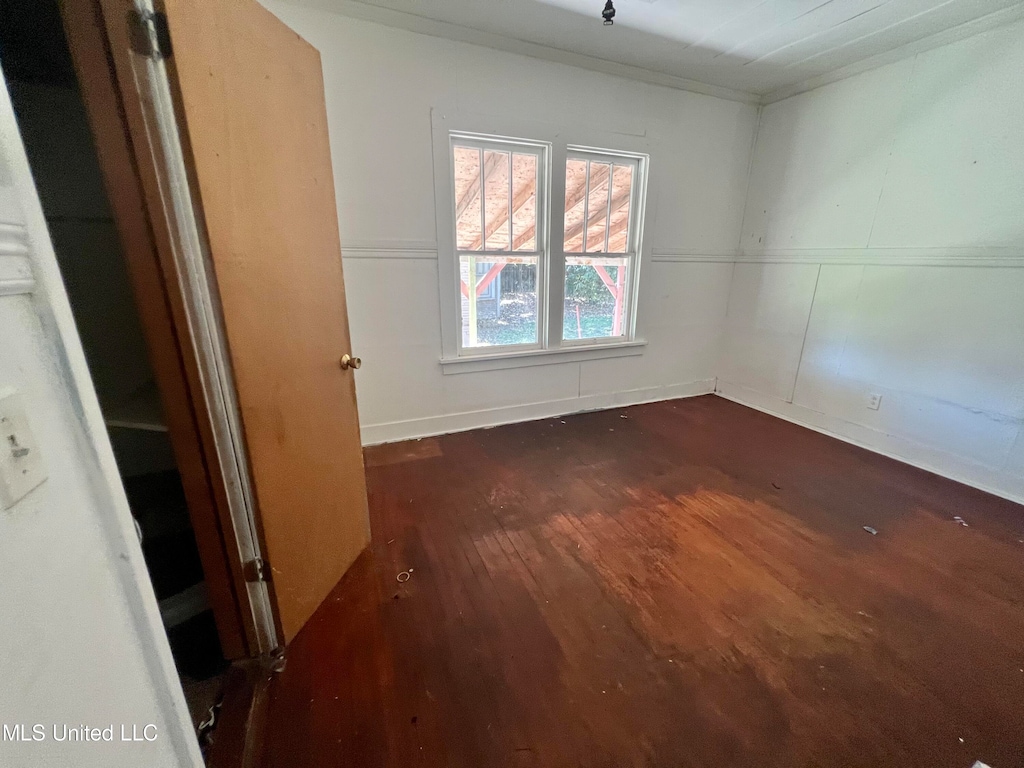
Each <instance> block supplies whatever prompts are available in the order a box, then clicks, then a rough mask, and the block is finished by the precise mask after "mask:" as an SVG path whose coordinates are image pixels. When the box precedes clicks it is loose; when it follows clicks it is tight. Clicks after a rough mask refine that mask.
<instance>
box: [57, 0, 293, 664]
mask: <svg viewBox="0 0 1024 768" xmlns="http://www.w3.org/2000/svg"><path fill="white" fill-rule="evenodd" d="M121 4H122V6H123V7H124V9H125V11H126V13H125V15H122V16H121V17H120V18H117V19H111V18H108V17H107V14H108V13H109V11H110V9H114V8H115V7H116V5H115V3H106V4H104V3H103V2H102V0H60V6H61V15H62V17H63V21H64V27H65V34H66V36H67V39H68V45H69V47H70V49H71V54H72V58H73V60H74V64H75V70H76V73H77V76H78V81H79V86H80V88H81V92H82V98H83V101H84V102H85V107H86V112H87V115H88V119H89V124H90V127H91V129H92V133H93V138H94V142H95V144H96V148H97V153H98V156H99V164H100V168H101V170H102V172H103V177H104V183H105V186H106V189H107V194H108V197H109V199H110V204H111V208H112V211H113V215H114V220H115V224H116V226H117V229H118V234H119V237H120V239H121V244H122V247H123V251H124V256H125V260H126V263H127V267H128V272H129V277H130V279H131V282H132V289H133V293H134V296H135V303H136V307H137V308H138V311H139V316H140V320H141V322H142V327H143V332H144V335H145V338H146V345H147V348H148V351H149V356H150V360H151V363H152V365H153V370H154V375H155V378H156V383H157V387H158V389H159V390H160V396H161V402H162V405H163V409H164V414H165V418H166V420H167V427H168V433H169V436H170V439H171V443H172V446H173V449H174V455H175V459H176V462H177V464H178V469H179V472H180V473H181V476H182V484H183V486H184V489H185V496H186V500H187V503H188V508H189V515H190V517H191V520H192V525H193V528H194V530H195V536H196V543H197V545H198V548H199V554H200V558H201V560H202V566H203V572H204V576H205V579H206V587H207V593H208V595H209V600H210V605H211V608H212V610H213V614H214V618H215V621H216V624H217V631H218V635H219V637H220V641H221V647H222V650H223V652H224V655H225V656H226V657H227V658H228V659H241V658H254V657H259V656H267V655H268V654H271V653H273V652H274V651H275V650H276V649H277V648H278V647H279V645H280V643H279V638H280V637H281V633H280V628H279V627H278V626H277V622H276V618H275V612H274V610H273V603H272V595H271V592H270V590H271V589H272V585H271V584H270V583H269V582H268V580H267V579H266V578H265V575H264V574H263V573H262V568H261V567H260V566H261V563H262V559H261V552H262V549H263V548H262V541H261V533H260V529H259V525H258V515H257V510H256V508H255V494H254V493H253V489H252V484H251V480H250V477H249V469H248V459H247V456H246V452H245V442H244V435H243V433H242V427H241V421H240V417H239V412H238V404H237V401H236V399H235V389H234V382H233V378H232V373H231V365H230V360H229V358H228V355H227V345H226V340H225V336H224V331H223V327H222V321H221V316H220V307H219V302H218V299H217V294H216V290H215V288H214V287H213V285H212V280H213V277H212V270H211V269H210V268H209V249H208V247H207V244H206V238H205V232H204V231H203V229H202V221H201V217H197V216H196V213H195V211H196V206H195V201H194V200H193V199H192V195H191V192H190V190H191V189H193V188H194V186H193V185H192V184H191V183H190V181H191V179H190V175H189V169H188V167H187V165H186V162H185V159H184V158H185V157H186V156H187V154H188V153H187V146H188V144H187V142H188V138H187V134H186V133H185V132H184V130H183V127H182V126H181V124H180V122H179V120H178V119H177V117H176V116H177V115H180V114H181V111H180V108H178V104H180V102H179V101H178V99H177V95H176V94H175V92H174V88H173V86H172V82H173V78H169V77H168V67H169V66H173V64H172V63H170V62H168V61H166V60H165V59H164V58H163V57H162V56H160V55H159V54H157V55H155V56H152V57H143V56H136V55H131V54H126V53H124V52H126V51H128V50H129V43H128V40H129V36H130V33H131V31H130V30H129V22H128V16H127V13H128V12H130V11H131V10H133V5H132V3H131V2H130V1H126V2H122V3H121ZM135 5H137V6H138V9H139V10H140V11H142V12H153V10H154V9H153V7H152V4H151V3H150V2H149V0H137V2H136V3H135ZM115 35H121V36H122V37H121V38H120V39H117V40H116V42H117V44H116V45H115V44H112V39H116V38H115V37H114V36H115ZM108 36H109V37H108ZM122 43H123V45H122ZM118 49H120V50H121V51H122V53H121V54H118V53H117V50H118ZM128 59H131V60H128ZM135 65H139V66H135ZM124 67H130V68H132V72H131V73H130V74H131V78H129V79H128V80H127V82H131V81H132V79H134V81H135V82H136V83H137V85H138V87H139V89H140V95H141V96H142V99H141V101H143V102H145V107H143V106H142V105H141V104H140V99H139V98H127V99H126V98H124V97H123V94H122V91H121V88H120V85H119V80H118V69H119V68H124ZM124 74H126V73H124V72H122V75H124ZM133 128H134V129H135V131H134V135H137V136H141V135H149V136H151V137H152V139H151V141H150V146H147V147H135V146H134V145H133V142H132V138H131V137H132V135H133V131H132V129H133ZM154 201H158V202H156V203H154Z"/></svg>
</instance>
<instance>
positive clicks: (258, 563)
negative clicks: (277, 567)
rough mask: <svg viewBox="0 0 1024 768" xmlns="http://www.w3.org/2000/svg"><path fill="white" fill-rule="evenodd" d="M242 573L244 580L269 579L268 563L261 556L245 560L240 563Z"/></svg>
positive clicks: (264, 580)
mask: <svg viewBox="0 0 1024 768" xmlns="http://www.w3.org/2000/svg"><path fill="white" fill-rule="evenodd" d="M242 574H243V575H244V576H245V580H246V581H263V582H267V581H270V564H269V563H267V561H266V560H264V559H263V558H262V557H257V558H256V559H255V560H247V561H246V562H245V563H243V564H242Z"/></svg>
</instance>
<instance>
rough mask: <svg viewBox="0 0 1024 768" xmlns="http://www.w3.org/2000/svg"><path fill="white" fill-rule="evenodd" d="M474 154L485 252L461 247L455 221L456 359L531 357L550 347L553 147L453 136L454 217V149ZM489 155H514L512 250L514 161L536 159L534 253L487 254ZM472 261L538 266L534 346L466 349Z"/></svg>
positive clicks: (510, 223) (501, 251) (497, 251)
mask: <svg viewBox="0 0 1024 768" xmlns="http://www.w3.org/2000/svg"><path fill="white" fill-rule="evenodd" d="M456 147H460V148H463V147H464V148H469V149H477V150H479V152H480V168H479V174H480V192H479V194H480V249H479V250H469V249H463V248H459V247H458V242H459V237H458V221H457V220H456V219H455V218H454V216H453V220H452V232H453V234H454V236H455V237H454V241H453V242H454V245H455V274H454V275H453V277H454V279H455V285H456V290H457V293H456V298H457V301H456V303H455V307H454V309H455V313H454V316H453V318H452V321H454V322H455V323H456V328H457V329H458V330H457V332H456V334H455V342H456V354H457V355H458V356H459V357H485V356H487V355H489V354H502V353H508V352H510V351H528V350H535V349H544V348H545V341H546V338H547V328H548V311H547V304H548V290H549V285H550V284H549V272H550V267H549V265H550V261H551V259H550V245H549V241H548V237H549V232H548V230H549V227H548V207H549V203H548V200H549V198H550V186H549V185H550V146H549V145H548V144H546V143H542V142H533V141H529V140H519V139H511V138H505V137H500V136H494V137H491V136H480V135H475V134H466V133H461V132H458V131H450V132H449V157H450V169H449V178H450V179H451V180H452V204H453V209H452V212H453V214H454V212H455V207H454V205H455V199H454V196H455V188H454V179H455V148H456ZM487 151H493V152H502V153H508V154H509V190H508V197H509V203H508V204H509V209H510V211H509V218H508V227H509V244H510V245H511V244H512V241H513V238H514V227H513V218H512V213H514V212H513V211H512V210H511V208H512V198H513V178H512V176H513V173H512V169H513V156H514V155H532V156H534V157H536V168H537V177H536V185H537V186H536V191H535V193H534V194H535V198H536V199H535V202H534V210H535V214H536V223H535V225H534V249H533V250H530V251H512V250H506V249H488V248H487V239H488V238H487V221H486V196H487V191H486V188H485V187H486V179H485V178H484V167H483V158H484V153H485V152H487ZM466 258H472V259H475V260H476V261H486V262H501V261H504V262H505V263H506V264H510V263H524V262H534V263H535V264H536V272H537V275H536V293H537V300H536V312H537V320H536V336H535V339H534V341H532V342H529V343H523V344H492V345H475V346H469V345H466V344H465V343H464V340H463V333H462V329H463V316H462V300H461V298H460V297H461V296H462V287H461V286H462V275H461V264H462V261H463V259H466Z"/></svg>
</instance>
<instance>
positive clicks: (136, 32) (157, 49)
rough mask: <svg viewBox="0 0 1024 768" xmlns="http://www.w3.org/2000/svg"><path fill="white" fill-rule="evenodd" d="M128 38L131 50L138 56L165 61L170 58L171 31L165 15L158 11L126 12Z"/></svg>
mask: <svg viewBox="0 0 1024 768" xmlns="http://www.w3.org/2000/svg"><path fill="white" fill-rule="evenodd" d="M128 38H129V40H130V41H131V48H132V50H133V51H135V53H137V54H139V55H140V56H145V57H147V58H150V59H155V60H159V59H167V58H170V56H171V30H170V28H169V27H168V26H167V14H165V13H162V12H160V11H139V10H138V9H135V8H133V9H132V10H130V11H128Z"/></svg>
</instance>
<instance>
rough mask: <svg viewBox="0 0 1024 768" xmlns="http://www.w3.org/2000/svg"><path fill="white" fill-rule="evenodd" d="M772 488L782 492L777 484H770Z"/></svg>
mask: <svg viewBox="0 0 1024 768" xmlns="http://www.w3.org/2000/svg"><path fill="white" fill-rule="evenodd" d="M772 488H774V489H775V490H776V491H781V490H782V486H781V485H779V484H778V483H772Z"/></svg>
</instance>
